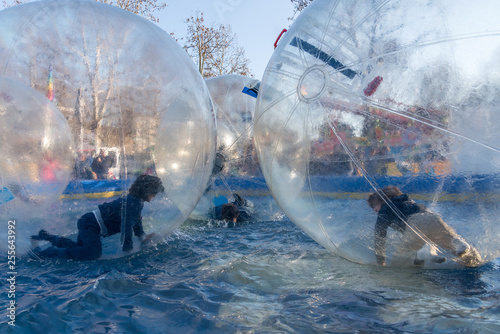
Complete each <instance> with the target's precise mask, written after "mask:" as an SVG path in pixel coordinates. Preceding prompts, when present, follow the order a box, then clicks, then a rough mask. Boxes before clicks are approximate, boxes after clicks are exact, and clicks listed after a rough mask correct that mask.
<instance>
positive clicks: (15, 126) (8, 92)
mask: <svg viewBox="0 0 500 334" xmlns="http://www.w3.org/2000/svg"><path fill="white" fill-rule="evenodd" d="M0 140H1V143H2V144H1V145H0V157H1V158H0V219H1V226H2V231H1V232H0V235H2V236H3V237H4V240H6V241H7V233H8V226H7V224H8V222H9V221H15V224H13V225H12V226H13V227H15V230H14V232H15V234H14V237H15V239H14V240H16V241H17V249H18V251H25V250H26V249H27V248H28V247H29V243H28V242H27V241H28V240H29V235H26V234H25V233H26V231H27V230H30V229H31V228H33V227H34V226H36V224H37V219H38V218H40V217H43V216H47V215H48V214H49V213H50V210H51V206H52V204H54V203H55V202H56V201H58V199H59V196H60V195H61V194H62V193H63V191H64V189H65V188H66V186H67V185H68V182H69V180H70V176H71V171H72V169H73V166H74V158H73V156H74V151H73V147H74V145H73V141H72V138H71V132H70V128H69V126H68V122H67V121H66V119H65V118H64V116H63V115H62V114H61V112H60V111H59V109H57V107H56V105H55V104H54V103H52V102H51V101H49V100H48V99H47V98H46V97H45V96H43V95H42V94H40V93H39V92H37V91H36V90H34V89H33V88H30V87H28V86H26V85H24V84H23V83H20V82H18V81H17V80H13V79H9V78H4V77H0ZM7 246H8V244H7V242H4V243H2V251H5V252H7Z"/></svg>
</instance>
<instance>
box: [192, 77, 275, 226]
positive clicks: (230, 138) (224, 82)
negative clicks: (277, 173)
mask: <svg viewBox="0 0 500 334" xmlns="http://www.w3.org/2000/svg"><path fill="white" fill-rule="evenodd" d="M205 83H206V85H207V88H208V90H209V91H210V95H211V97H212V101H213V103H214V107H215V111H216V112H215V114H216V117H217V152H216V159H215V164H214V168H213V170H212V177H211V180H210V185H209V188H208V189H207V191H206V193H205V194H204V196H203V197H202V199H201V200H200V202H199V203H198V206H197V208H196V210H195V211H194V212H193V216H198V215H201V216H202V217H201V218H206V217H207V216H208V218H216V217H217V213H216V211H217V210H216V209H215V208H216V207H217V205H222V204H223V203H225V202H227V201H234V200H235V198H234V194H238V195H240V196H242V197H243V198H247V197H249V196H259V197H260V196H262V195H266V194H268V193H269V189H268V188H267V187H266V186H265V182H263V180H262V174H261V172H260V168H259V164H258V162H257V159H256V152H255V146H254V144H253V123H254V111H255V103H256V101H257V99H256V95H255V92H254V91H249V89H252V88H254V86H255V85H256V84H258V83H259V81H258V80H256V79H253V78H249V77H246V76H243V75H238V74H227V75H221V76H217V77H214V78H209V79H206V80H205ZM249 92H250V94H251V95H249V94H248V93H249ZM214 210H216V211H214ZM260 211H261V213H263V211H262V210H260ZM242 217H243V216H242Z"/></svg>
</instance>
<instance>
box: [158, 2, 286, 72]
mask: <svg viewBox="0 0 500 334" xmlns="http://www.w3.org/2000/svg"><path fill="white" fill-rule="evenodd" d="M166 2H167V8H166V9H164V10H162V11H160V12H156V14H155V15H156V16H158V18H159V20H160V22H158V23H157V25H158V26H159V27H160V28H162V29H163V30H165V31H166V32H168V33H174V34H175V37H176V38H180V37H183V36H184V35H185V34H186V29H187V27H186V23H185V20H186V19H187V18H188V17H191V16H193V15H194V14H195V13H196V11H201V12H203V17H204V18H205V23H206V24H207V25H211V24H214V25H219V24H224V25H228V24H229V25H231V28H232V30H233V32H234V33H236V36H237V39H238V45H239V46H241V47H243V48H244V49H245V56H246V57H247V58H248V59H249V60H250V66H249V67H250V70H251V72H252V74H253V75H254V77H255V78H256V79H259V80H260V79H261V78H262V75H263V74H264V70H265V68H266V66H267V63H268V61H269V59H270V58H271V55H272V53H273V51H274V42H275V40H276V38H277V37H278V35H279V34H280V33H281V31H282V30H283V29H286V28H288V27H289V26H290V24H291V21H289V20H288V18H289V17H291V16H292V15H293V5H292V3H291V2H290V0H253V1H248V0H246V1H245V0H181V1H175V2H174V1H168V0H167V1H166ZM179 43H180V44H182V41H180V42H179Z"/></svg>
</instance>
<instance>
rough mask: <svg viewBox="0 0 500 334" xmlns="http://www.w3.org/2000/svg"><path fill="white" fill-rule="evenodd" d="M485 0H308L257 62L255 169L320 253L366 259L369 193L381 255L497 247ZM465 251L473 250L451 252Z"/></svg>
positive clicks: (492, 20)
mask: <svg viewBox="0 0 500 334" xmlns="http://www.w3.org/2000/svg"><path fill="white" fill-rule="evenodd" d="M499 9H500V7H499V4H498V3H497V2H496V1H479V2H474V3H471V2H468V1H458V2H457V1H434V2H419V1H397V0H393V1H378V0H376V1H347V0H345V1H327V0H315V1H314V2H313V3H312V4H311V5H309V6H308V7H307V9H306V10H304V11H303V12H302V13H301V14H300V16H299V17H298V18H297V20H296V21H295V22H294V24H293V25H292V26H291V28H290V29H289V30H288V32H287V33H286V34H285V35H284V36H283V37H282V38H281V40H280V41H279V42H278V47H277V49H276V50H275V52H274V54H273V56H272V58H271V60H270V62H269V64H268V66H267V69H266V72H265V74H264V77H263V80H262V84H261V86H260V91H259V95H258V101H257V106H256V115H255V119H256V121H255V127H254V136H255V142H256V147H257V151H258V157H259V161H260V163H261V168H262V171H263V173H264V176H265V178H266V181H267V183H268V185H269V187H270V189H271V190H272V193H273V195H274V197H275V199H276V200H277V202H278V203H279V205H280V206H281V208H282V209H283V210H284V212H285V213H286V215H287V216H288V217H289V218H290V219H291V220H292V221H293V222H294V223H295V224H297V225H298V226H299V227H300V228H301V229H303V230H304V231H305V232H306V233H307V234H308V235H309V236H311V237H312V238H313V239H314V240H316V241H317V242H318V243H320V244H321V245H323V246H324V247H326V248H327V249H329V250H331V251H332V252H334V253H336V254H338V255H340V256H342V257H344V258H346V259H349V260H351V261H355V262H359V263H366V264H375V263H376V256H375V251H376V247H375V241H374V238H375V222H376V220H377V213H376V212H375V211H374V210H372V209H371V208H370V206H369V205H368V204H367V201H366V200H367V198H368V196H369V195H370V194H372V193H375V192H377V193H378V194H380V195H381V197H383V199H384V205H386V207H388V208H389V212H392V213H393V214H394V215H396V216H398V217H399V219H396V220H397V221H398V220H399V221H402V224H401V225H402V227H401V228H399V230H398V229H395V228H389V229H388V230H387V237H386V239H385V241H386V242H385V248H386V249H385V255H386V264H387V265H391V266H413V265H416V264H418V265H422V263H423V265H424V266H426V267H429V268H430V267H436V268H444V267H454V266H462V265H480V264H481V263H484V262H487V261H491V260H493V259H495V258H497V257H498V256H500V244H499V243H498V237H499V236H500V224H499V218H498V217H500V206H499V199H500V193H499V189H500V188H499V176H500V174H499V171H498V166H499V163H500V151H499V149H500V147H499V145H498V143H499V142H500V140H499V139H500V113H499V112H498V110H499V107H500V93H499V92H500V89H499V88H500V71H499V70H498V69H499V64H500V63H499V61H498V59H499V56H500V35H499V32H500V22H499V21H498V19H497V17H496V15H495V14H494V13H497V12H498V10H499ZM387 186H395V187H398V188H399V189H400V190H401V191H402V192H403V193H406V194H408V195H409V197H410V198H411V199H413V200H415V201H416V202H417V203H421V204H424V205H426V206H427V208H428V209H429V210H430V211H432V212H433V213H436V214H439V215H440V216H441V217H442V221H444V222H445V223H446V225H443V224H441V223H440V224H441V225H439V224H434V227H435V228H437V227H438V225H439V226H441V227H440V229H437V232H435V233H433V232H431V229H430V228H429V227H425V226H423V225H421V224H419V223H416V222H415V219H413V218H411V216H409V215H408V216H404V215H402V212H401V211H400V210H398V209H397V208H396V207H395V206H394V205H391V203H392V201H390V200H389V198H388V197H387V196H382V194H383V191H382V189H384V188H385V187H387ZM434 217H437V216H434ZM436 219H438V218H436ZM446 233H449V235H448V237H446ZM438 237H442V240H438V239H439V238H438ZM410 239H412V240H413V241H411V240H410ZM450 240H451V241H453V242H452V244H450V243H449V241H450ZM398 247H399V248H398ZM378 249H379V248H378ZM398 250H403V251H404V252H406V253H405V254H406V255H405V258H404V259H402V257H404V256H402V254H401V253H400V252H399V251H398ZM475 251H477V253H479V255H477V254H476V255H477V256H475V259H476V260H474V259H472V260H471V259H470V258H471V257H470V256H469V257H468V259H469V260H470V261H469V260H465V258H467V257H460V256H459V255H463V254H464V253H468V255H471V254H472V253H474V252H475ZM472 257H474V256H472ZM420 258H422V259H424V261H420V260H419V259H420ZM415 259H417V260H418V261H415ZM403 260H404V261H403ZM443 260H444V262H443Z"/></svg>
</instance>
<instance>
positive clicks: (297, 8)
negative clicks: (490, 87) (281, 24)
mask: <svg viewBox="0 0 500 334" xmlns="http://www.w3.org/2000/svg"><path fill="white" fill-rule="evenodd" d="M290 1H291V2H292V4H293V15H292V17H289V18H288V19H289V20H293V19H294V18H295V15H297V13H300V12H301V11H303V10H304V9H305V8H306V7H307V6H308V5H309V4H311V2H313V0H290Z"/></svg>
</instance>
